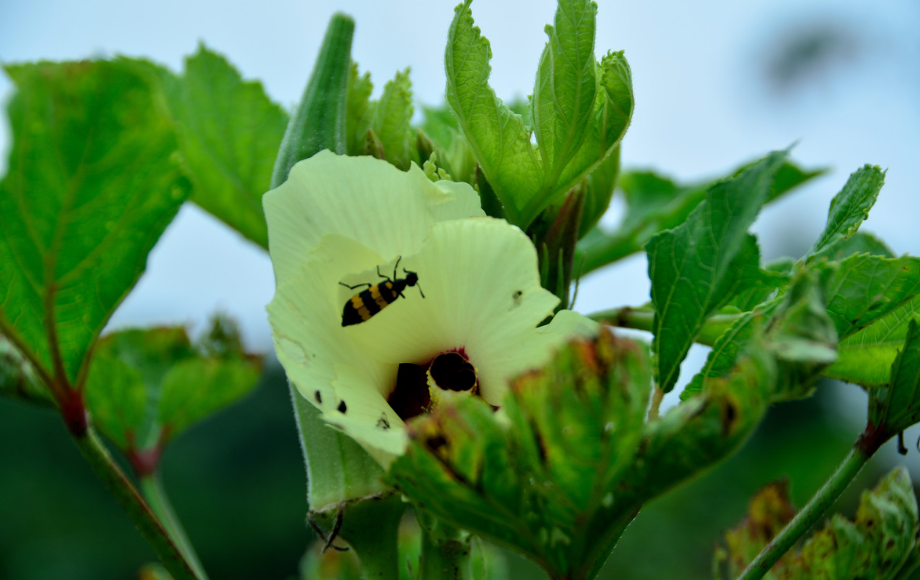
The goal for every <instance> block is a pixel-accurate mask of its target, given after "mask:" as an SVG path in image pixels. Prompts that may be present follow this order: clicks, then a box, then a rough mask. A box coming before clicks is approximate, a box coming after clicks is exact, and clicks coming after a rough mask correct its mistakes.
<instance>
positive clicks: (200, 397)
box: [86, 316, 261, 474]
mask: <svg viewBox="0 0 920 580" xmlns="http://www.w3.org/2000/svg"><path fill="white" fill-rule="evenodd" d="M260 371H261V359H260V358H259V357H256V356H252V355H247V354H246V353H244V352H243V350H242V347H241V346H240V344H239V342H238V336H237V334H236V330H235V325H234V324H233V323H232V322H231V321H229V320H228V319H226V318H225V317H221V316H218V317H215V319H214V321H213V322H212V326H211V329H210V331H209V332H208V334H207V335H205V336H204V337H202V338H201V339H200V340H199V342H198V343H197V344H195V345H194V346H193V345H192V344H191V343H190V342H189V339H188V335H187V334H186V332H185V329H184V328H182V327H160V328H150V329H143V330H142V329H129V330H121V331H117V332H114V333H111V334H109V335H106V336H105V337H103V338H102V339H100V340H99V342H98V344H97V347H96V355H95V356H94V357H93V362H92V364H91V366H90V370H89V377H88V380H87V388H86V402H87V407H88V409H89V411H90V413H91V414H92V417H93V419H94V421H95V423H96V425H97V426H98V428H99V430H100V431H101V432H102V433H103V434H104V435H105V436H106V437H108V438H109V439H110V440H111V441H112V442H113V443H115V445H116V446H117V447H119V448H120V449H122V450H123V451H125V452H126V453H127V454H128V458H129V460H130V461H131V463H132V465H133V466H134V468H135V471H136V472H137V473H139V474H141V473H145V472H146V473H148V474H149V472H150V471H152V470H153V469H154V468H155V467H156V460H157V458H158V457H159V454H160V453H161V451H162V448H163V446H164V445H165V444H166V442H167V441H168V440H170V439H172V438H174V437H175V436H176V435H178V434H179V433H181V432H182V431H183V430H185V429H186V428H187V427H189V426H190V425H192V424H193V423H195V422H197V421H199V420H201V419H203V418H205V417H206V416H208V415H210V414H213V413H215V412H217V411H219V410H220V409H222V408H223V407H226V406H227V405H229V404H231V403H233V402H235V401H236V400H238V399H240V398H241V397H242V396H244V395H245V394H247V393H248V392H249V391H251V390H252V389H253V388H254V387H255V386H256V384H257V383H258V380H259V375H260ZM151 461H152V463H151Z"/></svg>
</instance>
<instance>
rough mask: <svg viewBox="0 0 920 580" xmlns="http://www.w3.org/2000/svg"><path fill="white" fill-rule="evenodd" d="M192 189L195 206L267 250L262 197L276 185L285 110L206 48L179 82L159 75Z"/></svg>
mask: <svg viewBox="0 0 920 580" xmlns="http://www.w3.org/2000/svg"><path fill="white" fill-rule="evenodd" d="M160 79H161V80H162V81H163V84H164V87H163V88H164V91H165V93H166V96H167V102H168V104H169V110H170V113H171V114H172V116H173V118H174V120H175V121H176V128H177V132H178V134H179V146H180V151H181V153H182V159H183V161H184V164H185V168H186V170H187V173H188V175H189V177H190V178H191V180H192V183H193V184H194V189H193V192H192V198H191V199H192V201H193V202H195V203H196V204H198V205H199V206H201V208H202V209H204V210H205V211H207V212H209V213H211V214H212V215H213V216H214V217H216V218H218V219H219V220H221V221H223V222H224V223H225V224H227V225H228V226H230V227H231V228H233V229H235V230H236V231H238V232H239V233H240V234H242V235H243V236H244V237H245V238H247V239H248V240H250V241H252V242H255V243H256V244H258V245H259V246H262V247H263V248H268V233H267V230H266V227H265V215H264V213H263V212H262V194H263V193H265V192H266V191H268V190H269V188H270V186H271V178H272V170H273V167H274V164H275V156H276V155H277V154H278V147H279V146H280V144H281V138H282V137H283V136H284V129H285V127H286V126H287V122H288V117H287V113H285V111H284V110H283V109H282V108H281V107H279V106H278V105H276V104H275V103H273V102H272V101H271V100H270V99H269V98H268V96H266V94H265V91H264V89H263V88H262V85H261V83H258V82H253V81H248V82H247V81H244V80H243V78H242V77H241V76H240V73H239V72H237V70H236V69H235V68H233V65H231V64H230V63H229V62H227V59H225V58H224V57H223V56H221V55H219V54H217V53H215V52H212V51H210V50H208V49H207V48H206V47H204V46H200V47H199V48H198V52H197V53H196V54H195V55H194V56H191V57H188V58H186V60H185V72H184V74H183V75H182V76H181V77H179V78H175V77H172V78H170V76H167V75H166V74H161V75H160Z"/></svg>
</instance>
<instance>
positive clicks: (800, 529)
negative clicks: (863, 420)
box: [738, 437, 880, 580]
mask: <svg viewBox="0 0 920 580" xmlns="http://www.w3.org/2000/svg"><path fill="white" fill-rule="evenodd" d="M862 441H863V438H862V437H861V438H860V442H859V443H857V444H856V445H855V446H853V449H852V450H851V451H850V454H849V455H847V457H846V459H844V460H843V463H842V464H841V465H840V467H838V468H837V471H836V472H834V474H833V475H832V476H831V477H830V479H828V480H827V483H825V484H824V487H822V488H821V489H820V490H818V493H816V494H815V495H814V497H812V498H811V500H810V501H809V502H808V505H806V506H805V507H804V508H802V511H800V512H799V513H797V514H796V516H795V517H794V518H793V519H792V521H791V522H789V523H788V524H787V525H786V527H785V528H783V531H781V532H780V533H779V534H777V536H776V537H775V538H773V541H771V542H770V544H769V545H767V547H766V548H764V549H763V551H761V552H760V553H759V554H758V555H757V557H756V558H754V560H753V561H752V562H751V563H750V564H749V565H748V567H747V568H746V569H745V570H744V572H742V573H741V576H738V580H759V579H760V578H763V577H764V575H766V573H767V572H769V571H770V568H772V567H773V565H774V564H776V562H777V561H778V560H779V559H780V558H781V557H782V556H783V554H785V553H786V552H788V551H789V549H790V548H792V546H793V545H794V544H795V543H796V542H797V541H798V540H799V538H801V537H802V535H803V534H805V532H807V531H808V530H809V529H810V528H811V526H813V525H814V524H815V522H817V521H818V520H819V519H821V517H823V516H824V514H825V513H826V512H827V510H828V509H829V508H830V507H831V505H833V503H834V502H835V501H837V498H839V497H840V494H842V493H843V490H845V489H846V488H847V486H848V485H850V482H851V481H853V478H854V477H856V474H857V473H859V470H860V469H862V467H863V465H865V464H866V462H867V461H868V460H869V458H870V457H872V455H873V454H874V453H875V451H876V450H877V449H878V446H879V445H880V443H879V444H878V445H869V446H866V445H862V444H861V442H862Z"/></svg>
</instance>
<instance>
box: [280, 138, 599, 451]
mask: <svg viewBox="0 0 920 580" xmlns="http://www.w3.org/2000/svg"><path fill="white" fill-rule="evenodd" d="M263 203H264V207H265V216H266V219H267V221H268V234H269V250H270V253H271V258H272V264H273V266H274V269H275V280H276V290H275V296H274V299H273V300H272V302H271V303H270V304H269V305H268V313H269V320H270V322H271V325H272V329H273V338H274V342H275V348H276V351H277V354H278V359H279V361H280V362H281V364H282V365H283V366H284V368H285V371H286V372H287V375H288V378H289V380H290V381H291V383H292V384H293V385H294V386H295V387H296V388H297V390H298V391H299V392H300V394H301V395H303V396H304V397H305V398H306V399H308V400H309V401H311V402H312V403H313V404H314V405H316V406H317V407H318V408H319V409H320V410H321V411H322V413H323V418H324V419H325V420H326V421H327V422H328V423H330V424H331V425H332V426H334V427H337V428H340V429H342V430H343V431H345V432H346V433H348V434H349V435H351V436H352V437H353V438H354V439H355V440H356V441H358V442H359V443H360V444H361V445H362V446H363V447H364V448H365V449H367V450H368V452H369V453H370V454H371V455H372V456H373V457H374V458H375V459H377V460H378V461H379V462H380V463H381V464H382V465H384V466H386V465H388V464H389V462H390V461H391V460H392V458H393V457H394V456H395V455H399V454H401V453H402V452H403V450H404V448H405V444H406V430H405V423H404V421H405V420H408V419H409V418H411V417H412V416H415V415H418V414H420V413H423V412H426V411H427V410H430V409H431V408H433V407H434V406H437V405H438V404H439V403H441V402H442V401H443V400H445V399H447V398H450V397H456V396H481V397H482V398H483V399H485V400H486V401H487V402H488V403H490V404H492V405H494V406H500V405H501V402H502V399H503V397H504V393H505V391H506V388H507V380H508V379H510V378H511V377H514V376H516V375H518V374H520V373H522V372H524V371H526V370H528V369H531V368H535V367H538V366H540V365H541V364H543V363H544V362H545V361H546V360H547V359H548V357H549V355H550V354H551V353H552V352H553V350H554V349H555V348H556V347H557V346H559V344H561V342H562V340H563V338H564V334H565V332H566V331H569V330H571V329H572V328H573V327H578V326H579V325H583V324H584V322H583V320H584V319H581V318H580V317H579V316H578V315H575V314H573V313H568V312H566V313H563V314H562V316H557V317H556V318H555V319H554V320H553V322H552V323H551V324H549V325H547V326H544V327H541V328H539V329H538V328H537V325H538V324H540V323H541V322H542V321H543V320H545V319H546V318H547V317H549V316H551V315H552V312H553V309H554V307H555V306H556V304H557V302H558V299H557V298H556V297H555V296H554V295H553V294H551V293H550V292H548V291H546V290H544V289H543V288H541V287H540V280H539V275H538V272H537V255H536V251H535V249H534V247H533V245H532V244H531V242H530V240H529V239H528V238H527V237H526V236H525V235H524V233H523V232H521V230H519V229H518V228H516V227H514V226H512V225H510V224H508V223H507V222H505V221H503V220H498V219H493V218H488V217H485V216H484V214H483V212H482V210H481V209H480V206H479V197H478V195H477V194H476V192H475V191H474V190H473V189H472V188H471V187H470V186H469V185H467V184H465V183H453V182H450V181H439V182H437V183H432V182H431V181H430V180H429V179H428V178H427V177H426V176H425V174H424V173H423V172H422V171H421V170H420V169H419V168H418V167H417V166H414V165H413V166H412V168H411V169H409V171H407V172H403V171H400V170H398V169H396V168H395V167H393V166H391V165H390V164H388V163H386V162H384V161H379V160H376V159H373V158H369V157H340V156H337V155H334V154H332V153H329V152H328V151H324V152H322V153H319V154H317V155H316V156H314V157H312V158H310V159H308V160H305V161H302V162H300V163H298V164H297V165H295V166H294V168H293V169H292V170H291V173H290V177H289V178H288V180H287V181H286V182H285V183H284V184H283V185H281V186H280V187H278V188H277V189H275V190H273V191H270V192H269V193H267V194H265V196H264V198H263ZM397 263H398V269H397ZM378 272H379V274H378ZM413 274H414V276H413ZM385 278H389V279H390V280H391V282H396V284H391V286H390V287H393V286H395V289H396V290H401V292H390V291H388V289H387V285H386V284H385V282H386V280H385ZM413 278H415V280H413ZM400 280H405V281H406V282H416V283H415V284H413V285H409V283H405V284H401V283H399V281H400ZM378 284H381V285H380V286H375V285H378ZM400 286H404V287H403V288H400ZM362 303H363V304H362ZM346 305H347V306H346ZM361 307H364V308H365V310H364V311H361ZM346 311H350V314H348V317H346V318H348V320H346V321H344V322H343V315H345V314H346ZM355 316H359V319H366V320H364V321H363V322H360V323H357V324H349V325H345V322H350V321H351V320H352V319H353V318H354V317H355ZM349 317H350V318H349Z"/></svg>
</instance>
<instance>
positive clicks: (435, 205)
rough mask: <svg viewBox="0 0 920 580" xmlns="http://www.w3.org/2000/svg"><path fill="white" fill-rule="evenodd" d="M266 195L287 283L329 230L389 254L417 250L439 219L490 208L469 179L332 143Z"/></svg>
mask: <svg viewBox="0 0 920 580" xmlns="http://www.w3.org/2000/svg"><path fill="white" fill-rule="evenodd" d="M262 203H263V205H264V208H265V219H266V220H267V222H268V234H269V251H270V253H271V257H272V264H273V265H274V268H275V279H276V281H277V282H278V283H279V284H281V283H283V282H284V281H285V280H287V279H288V278H294V277H297V276H299V275H300V268H301V266H302V265H303V263H304V260H305V259H306V256H307V254H308V253H309V251H310V250H311V249H313V248H314V247H316V246H317V245H318V244H319V242H320V239H321V238H322V236H323V235H324V234H341V235H343V236H347V237H349V238H352V239H354V240H357V241H359V242H361V243H363V244H364V245H366V246H367V247H369V248H371V249H373V250H375V251H376V252H377V253H379V254H380V255H382V256H383V257H384V258H385V260H387V261H389V260H391V259H394V258H395V257H396V256H398V255H402V254H412V253H415V252H417V251H418V249H419V247H420V245H421V243H422V240H423V239H424V238H425V236H427V235H428V231H429V229H430V228H431V226H432V224H434V223H435V222H436V221H443V220H447V219H458V218H465V217H471V216H482V215H484V214H483V212H482V209H481V208H480V207H479V196H478V195H477V194H476V192H475V191H474V190H473V188H472V187H470V186H469V185H467V184H459V183H449V182H441V183H438V184H435V183H432V182H431V181H430V180H429V179H428V178H427V177H425V174H424V172H423V171H422V170H421V169H419V168H418V167H417V166H415V165H413V166H412V167H411V168H410V169H409V171H407V172H403V171H400V170H399V169H397V168H395V167H393V166H392V165H390V164H389V163H386V162H385V161H380V160H378V159H374V158H371V157H344V156H338V155H335V154H333V153H331V152H329V151H322V152H320V153H317V154H316V155H314V156H313V157H311V158H310V159H306V160H304V161H301V162H300V163H298V164H297V165H295V166H294V167H293V168H292V169H291V173H290V176H289V177H288V180H287V181H286V182H285V183H284V184H282V185H281V186H279V187H278V188H276V189H274V190H272V191H270V192H268V193H266V194H265V195H264V196H263V197H262Z"/></svg>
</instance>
